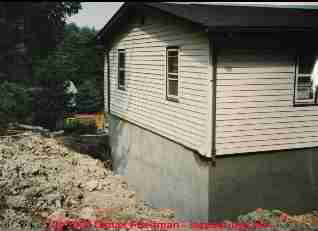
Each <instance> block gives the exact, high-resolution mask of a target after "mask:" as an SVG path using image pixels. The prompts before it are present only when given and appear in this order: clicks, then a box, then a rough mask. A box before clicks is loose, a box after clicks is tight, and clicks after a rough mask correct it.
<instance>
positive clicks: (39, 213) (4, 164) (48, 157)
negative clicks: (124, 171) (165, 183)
mask: <svg viewBox="0 0 318 231" xmlns="http://www.w3.org/2000/svg"><path fill="white" fill-rule="evenodd" d="M105 163H106V162H105V161H101V160H99V159H96V156H95V157H94V156H92V155H86V154H83V153H79V152H77V151H74V149H72V148H68V147H66V146H65V145H64V144H63V143H61V139H57V138H48V137H46V136H43V135H41V134H40V133H36V132H23V133H21V134H18V135H16V136H6V137H0V231H7V230H8V231H11V230H12V231H35V230H39V231H42V230H43V231H44V230H48V231H63V230H64V231H66V230H91V231H93V230H194V229H188V228H178V229H177V228H173V227H171V228H169V229H158V228H153V227H152V228H147V229H146V228H145V227H142V228H139V229H138V228H137V227H136V226H135V227H133V228H131V227H130V228H129V229H128V228H127V227H124V228H123V227H122V228H121V227H117V228H113V229H106V228H105V227H97V226H96V221H98V220H99V221H103V222H106V221H107V222H113V223H117V224H120V223H122V224H125V223H126V224H127V223H128V222H132V221H151V222H153V223H154V222H157V223H162V224H163V223H165V224H168V223H170V224H171V223H173V222H177V221H175V220H174V213H173V211H172V210H169V209H154V208H152V207H151V205H149V204H147V203H146V202H144V201H142V200H140V199H139V198H138V196H137V195H136V194H135V192H134V191H132V190H130V188H129V185H128V184H127V182H125V181H124V180H123V178H122V177H121V176H118V175H115V174H114V173H113V172H112V171H111V170H110V169H109V168H107V166H105ZM66 221H68V223H67V222H66ZM70 221H73V223H72V222H71V223H70ZM76 221H77V222H76ZM84 221H85V222H84ZM257 221H265V223H267V224H270V225H271V228H263V229H238V227H236V229H235V228H234V229H224V228H223V229H216V228H212V229H208V228H207V227H201V229H200V228H199V229H196V230H202V229H205V230H223V231H226V230H254V231H255V230H259V231H260V230H277V231H280V230H282V231H283V230H284V231H285V230H286V231H287V230H290V231H291V230H295V231H301V230H303V231H305V230H318V229H317V227H318V212H312V213H308V214H303V215H297V216H292V215H288V214H286V213H284V212H282V211H279V210H272V211H269V210H264V209H257V210H255V211H252V212H251V213H248V214H245V215H242V216H239V217H238V219H237V221H236V223H237V222H240V223H249V222H250V223H253V222H257ZM94 222H95V223H94ZM224 223H226V224H232V225H233V224H235V222H234V223H233V222H232V221H224ZM84 224H85V225H86V226H85V225H84ZM89 225H91V226H89ZM94 225H95V226H94ZM229 227H230V226H229ZM232 227H233V226H232Z"/></svg>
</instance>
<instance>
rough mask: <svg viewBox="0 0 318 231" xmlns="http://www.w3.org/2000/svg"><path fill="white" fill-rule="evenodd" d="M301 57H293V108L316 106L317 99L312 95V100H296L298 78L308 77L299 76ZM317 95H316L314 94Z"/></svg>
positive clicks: (317, 104)
mask: <svg viewBox="0 0 318 231" xmlns="http://www.w3.org/2000/svg"><path fill="white" fill-rule="evenodd" d="M300 57H301V55H297V56H296V57H295V77H294V100H293V101H294V102H293V106H294V107H306V106H318V102H317V97H316V96H315V95H314V96H313V99H312V100H308V101H307V102H306V100H297V87H298V77H299V76H310V77H311V75H310V74H299V73H298V70H299V62H300ZM316 94H317V93H316Z"/></svg>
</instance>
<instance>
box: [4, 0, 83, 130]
mask: <svg viewBox="0 0 318 231" xmlns="http://www.w3.org/2000/svg"><path fill="white" fill-rule="evenodd" d="M80 9H81V4H80V2H9V1H7V2H0V29H1V39H0V78H1V81H2V82H1V83H0V88H1V89H0V90H1V94H2V95H1V102H0V127H1V125H2V126H4V124H7V122H9V121H12V120H18V121H20V120H21V118H25V117H26V113H27V112H30V111H32V110H33V109H34V110H35V111H36V110H38V112H40V111H41V110H42V112H43V110H46V109H45V107H44V106H47V107H48V105H51V104H50V102H51V101H50V99H52V98H54V97H53V96H52V94H51V93H53V92H50V90H51V89H55V90H57V91H56V92H54V93H56V94H55V97H60V96H61V94H62V92H64V90H61V89H64V88H65V86H64V85H65V84H63V81H60V80H59V79H56V80H53V79H49V80H48V82H47V83H46V85H44V87H42V86H41V87H40V88H39V89H43V91H41V92H37V93H39V94H33V95H34V97H35V99H36V100H39V96H41V97H40V98H41V100H42V101H46V102H47V103H46V104H45V103H42V104H41V106H42V108H41V110H40V109H39V108H36V107H34V108H30V107H29V108H27V105H35V103H36V102H37V101H36V100H34V101H33V102H32V103H30V104H26V102H24V101H28V99H29V97H28V94H27V93H26V91H25V89H26V88H27V86H32V85H33V83H34V81H32V80H34V79H35V78H31V77H33V71H34V69H35V66H36V65H37V63H38V60H45V59H46V57H47V56H48V54H50V53H51V52H52V51H53V50H54V49H55V48H56V46H57V45H58V44H59V43H60V41H62V39H63V36H64V26H65V24H66V22H65V19H66V17H67V16H71V15H73V14H76V13H77V12H78V11H79V10H80ZM3 81H8V82H3ZM48 89H50V90H48ZM33 92H34V91H33ZM63 94H64V93H63ZM63 94H62V95H63ZM65 97H66V96H65ZM23 100H24V101H23ZM62 102H63V100H62ZM61 105H63V103H62V104H61ZM61 105H60V106H61ZM48 108H49V109H50V110H58V109H61V107H48ZM63 110H64V109H63ZM53 114H54V113H53ZM37 117H38V116H37ZM53 117H54V116H53ZM52 120H53V119H52ZM48 121H49V122H50V121H51V120H50V119H49V120H48ZM50 123H51V122H50Z"/></svg>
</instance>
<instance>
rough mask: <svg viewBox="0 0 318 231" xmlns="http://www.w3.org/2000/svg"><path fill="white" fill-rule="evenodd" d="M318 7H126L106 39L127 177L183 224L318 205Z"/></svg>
mask: <svg viewBox="0 0 318 231" xmlns="http://www.w3.org/2000/svg"><path fill="white" fill-rule="evenodd" d="M317 29H318V11H317V10H299V9H284V8H272V7H249V6H220V5H205V4H204V5H200V4H171V3H125V4H124V5H123V6H122V7H121V8H120V9H119V10H118V12H117V13H116V14H115V15H114V16H113V17H112V18H111V20H110V21H109V22H108V23H107V24H106V25H105V26H104V28H103V29H102V30H101V31H100V32H99V33H98V36H97V38H98V39H99V41H100V42H102V43H103V44H104V46H105V108H106V111H107V112H108V113H109V131H110V145H111V153H112V157H113V159H114V169H115V171H116V172H118V173H120V174H122V175H124V176H126V177H127V178H128V180H129V182H130V183H131V184H132V185H133V186H134V187H135V189H136V190H137V191H138V192H139V193H140V194H141V195H143V196H144V197H145V199H147V200H149V201H151V202H152V203H153V205H154V206H155V207H164V208H172V209H175V210H176V213H177V215H178V216H179V217H180V218H184V219H194V220H209V219H210V220H215V219H224V218H233V217H235V216H236V215H238V214H240V213H243V212H249V211H251V210H253V209H255V208H258V207H263V208H268V209H274V208H280V209H282V210H286V211H287V212H295V213H298V212H304V211H308V210H310V209H314V208H317V205H318V200H316V199H317V198H316V197H317V196H316V195H318V194H317V186H318V185H317V183H318V182H317V180H318V178H317V177H318V170H316V168H315V164H318V148H317V147H318V126H317V125H318V107H317V106H318V105H317V91H316V89H317V87H316V84H317V77H316V76H317V63H316V62H317V59H316V57H317V53H316V50H317V48H318V46H317V38H318V36H317V35H318V34H317Z"/></svg>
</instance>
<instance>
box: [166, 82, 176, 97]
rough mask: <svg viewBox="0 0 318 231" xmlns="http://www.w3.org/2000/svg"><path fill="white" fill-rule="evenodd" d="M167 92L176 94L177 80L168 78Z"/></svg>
mask: <svg viewBox="0 0 318 231" xmlns="http://www.w3.org/2000/svg"><path fill="white" fill-rule="evenodd" d="M168 93H169V95H175V96H177V95H178V80H177V79H168Z"/></svg>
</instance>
